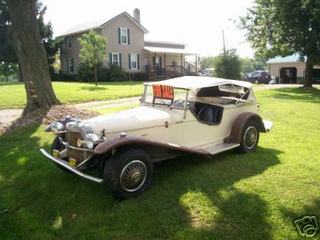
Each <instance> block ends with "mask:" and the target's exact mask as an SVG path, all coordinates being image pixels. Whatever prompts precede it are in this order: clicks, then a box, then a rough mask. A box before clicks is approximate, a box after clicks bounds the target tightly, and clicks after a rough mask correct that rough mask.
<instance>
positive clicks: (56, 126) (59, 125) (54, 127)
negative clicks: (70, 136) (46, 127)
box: [50, 122, 64, 132]
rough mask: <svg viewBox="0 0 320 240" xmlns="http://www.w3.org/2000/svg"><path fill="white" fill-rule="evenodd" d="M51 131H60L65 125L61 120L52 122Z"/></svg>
mask: <svg viewBox="0 0 320 240" xmlns="http://www.w3.org/2000/svg"><path fill="white" fill-rule="evenodd" d="M50 128H51V131H53V132H59V131H63V130H64V125H63V124H62V123H60V122H53V123H51V124H50Z"/></svg>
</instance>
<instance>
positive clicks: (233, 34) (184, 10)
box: [42, 0, 254, 57]
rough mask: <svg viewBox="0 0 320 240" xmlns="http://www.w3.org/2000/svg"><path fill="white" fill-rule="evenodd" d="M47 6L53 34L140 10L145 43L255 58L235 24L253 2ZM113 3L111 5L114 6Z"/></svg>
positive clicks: (150, 0) (66, 1)
mask: <svg viewBox="0 0 320 240" xmlns="http://www.w3.org/2000/svg"><path fill="white" fill-rule="evenodd" d="M42 2H43V3H44V4H45V5H46V6H47V13H46V16H45V21H50V22H51V23H52V26H53V31H54V35H55V36H57V35H60V34H62V33H63V32H65V31H67V30H68V29H70V28H72V27H74V26H76V25H78V24H83V23H86V22H92V21H95V20H100V19H105V20H106V21H107V20H109V19H110V18H112V17H114V16H115V15H117V14H119V13H121V12H123V11H127V12H128V13H129V14H131V15H133V10H134V9H135V8H139V9H140V12H141V23H142V25H143V26H144V27H146V28H147V29H148V31H149V33H148V34H147V35H145V39H146V40H158V41H171V42H181V43H185V44H186V45H187V49H188V50H189V51H191V52H196V53H199V54H200V55H201V56H210V55H212V56H215V55H218V54H219V53H220V52H221V51H222V48H223V40H222V30H224V33H225V40H226V47H227V48H236V49H237V53H238V54H239V55H240V56H241V57H252V56H253V53H254V52H253V50H252V49H251V47H250V44H249V43H248V42H247V41H246V40H245V37H244V35H245V33H244V32H243V31H241V30H239V29H238V28H237V27H236V25H235V23H234V21H239V16H244V15H245V14H246V10H247V8H248V7H250V6H251V5H252V0H219V1H218V0H197V1H187V0H185V1H181V0H176V1H174V0H161V1H154V0H115V1H107V0H104V1H103V0H90V1H83V0H42ZM111 2H112V4H111Z"/></svg>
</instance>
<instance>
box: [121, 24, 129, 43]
mask: <svg viewBox="0 0 320 240" xmlns="http://www.w3.org/2000/svg"><path fill="white" fill-rule="evenodd" d="M120 43H121V44H123V45H127V44H128V28H120Z"/></svg>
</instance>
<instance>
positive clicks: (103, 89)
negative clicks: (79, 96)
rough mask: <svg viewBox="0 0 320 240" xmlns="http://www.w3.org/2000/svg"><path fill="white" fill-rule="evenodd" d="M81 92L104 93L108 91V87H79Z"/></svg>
mask: <svg viewBox="0 0 320 240" xmlns="http://www.w3.org/2000/svg"><path fill="white" fill-rule="evenodd" d="M81 89H82V90H86V91H105V90H108V89H109V88H108V87H104V86H84V87H81Z"/></svg>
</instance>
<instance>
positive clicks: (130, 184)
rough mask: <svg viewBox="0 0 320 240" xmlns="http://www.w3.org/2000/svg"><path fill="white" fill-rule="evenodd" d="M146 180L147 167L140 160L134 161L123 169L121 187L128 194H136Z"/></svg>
mask: <svg viewBox="0 0 320 240" xmlns="http://www.w3.org/2000/svg"><path fill="white" fill-rule="evenodd" d="M146 179H147V167H146V165H145V164H144V163H143V162H142V161H140V160H133V161H131V162H129V163H128V164H127V165H126V166H125V167H124V168H123V169H122V171H121V174H120V185H121V187H122V188H123V189H124V190H125V191H127V192H135V191H137V190H139V189H140V188H141V187H142V186H143V184H144V183H145V181H146Z"/></svg>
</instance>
